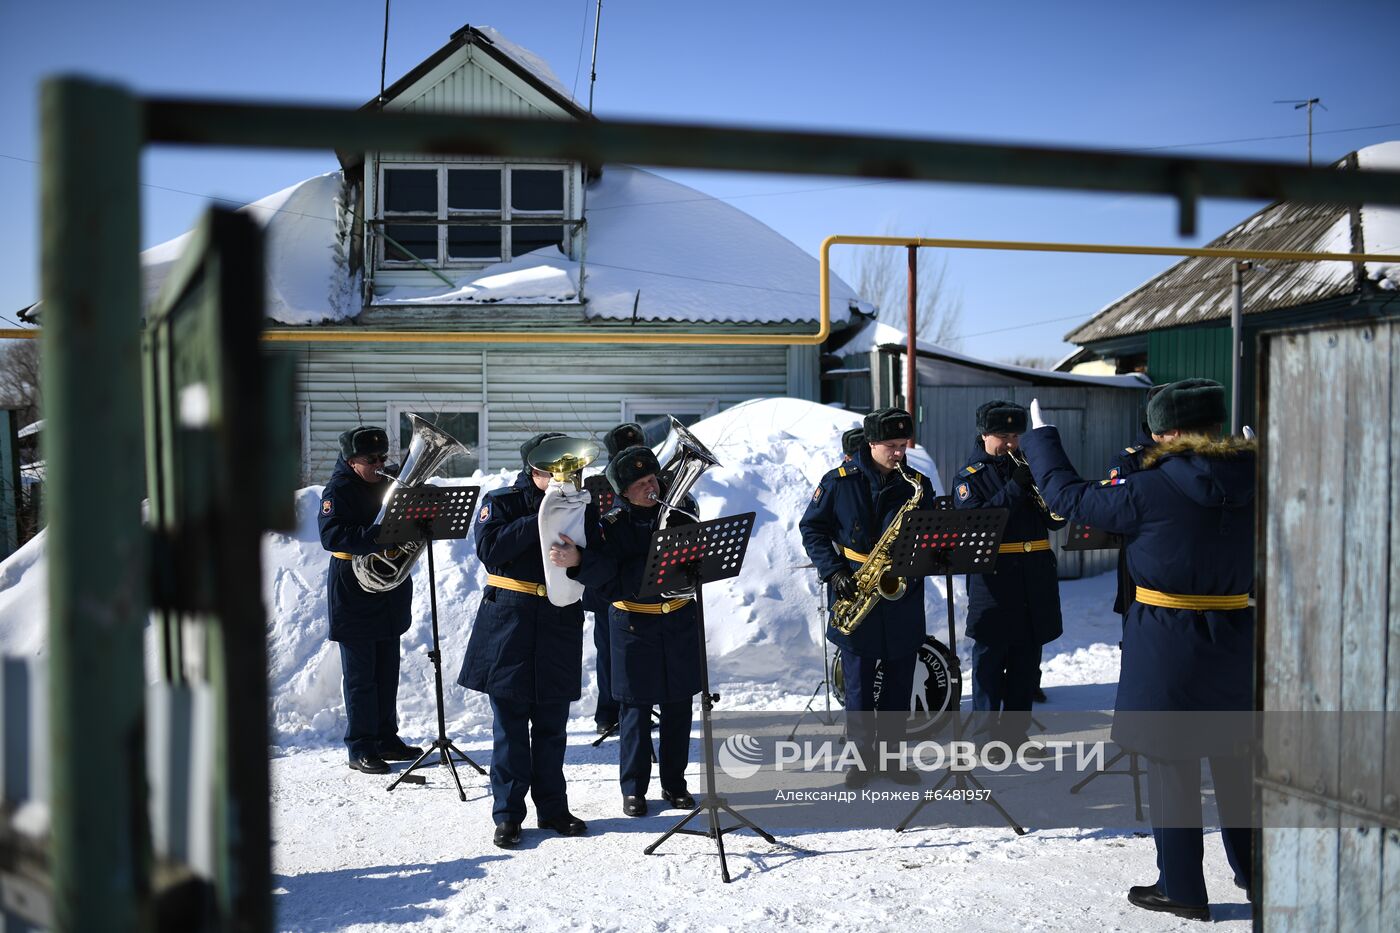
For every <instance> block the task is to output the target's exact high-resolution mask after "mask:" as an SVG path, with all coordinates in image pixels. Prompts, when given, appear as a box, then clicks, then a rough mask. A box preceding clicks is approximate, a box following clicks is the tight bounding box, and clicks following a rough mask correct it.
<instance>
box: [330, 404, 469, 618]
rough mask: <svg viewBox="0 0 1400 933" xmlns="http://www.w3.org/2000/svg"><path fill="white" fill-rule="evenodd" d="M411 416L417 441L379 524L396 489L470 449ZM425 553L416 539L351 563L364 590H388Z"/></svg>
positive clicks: (423, 478) (419, 480) (419, 479)
mask: <svg viewBox="0 0 1400 933" xmlns="http://www.w3.org/2000/svg"><path fill="white" fill-rule="evenodd" d="M408 417H409V419H410V420H411V421H412V423H413V440H412V441H411V442H410V443H409V445H408V456H407V457H404V460H403V468H402V469H400V470H399V475H398V477H397V478H395V480H394V481H393V483H391V484H390V485H389V489H388V491H387V492H385V493H384V502H385V504H384V505H383V506H381V507H380V509H379V514H378V515H377V516H375V519H374V523H375V524H376V525H382V524H383V523H384V513H385V512H386V511H387V510H388V502H389V498H390V497H391V496H392V495H393V494H394V492H395V491H396V490H398V489H400V488H402V489H411V488H413V487H414V486H421V485H422V484H423V483H425V482H427V480H428V477H430V476H432V475H433V474H434V473H436V472H437V469H438V467H440V466H442V465H443V464H444V463H445V462H447V461H448V460H450V459H451V458H452V457H453V456H454V455H456V454H459V453H466V452H467V448H466V447H465V446H464V445H463V444H462V442H461V441H459V440H457V439H456V438H454V437H453V436H452V435H450V434H448V433H447V432H446V431H442V430H440V429H438V428H435V427H433V426H432V425H431V424H429V423H428V422H426V421H424V420H423V419H422V418H420V417H418V416H417V415H409V416H408ZM422 553H423V542H421V541H412V542H409V543H408V544H404V545H401V546H396V547H391V548H389V549H388V550H385V551H379V552H378V553H375V554H364V555H358V556H356V557H355V558H353V559H352V560H351V566H352V568H353V569H354V572H355V579H356V580H357V581H358V582H359V584H360V589H362V590H364V591H365V592H366V593H387V592H388V591H389V590H392V589H394V588H395V587H397V586H399V585H400V584H401V583H403V581H405V580H407V579H408V575H409V572H410V571H412V570H413V564H414V562H415V561H417V560H418V558H419V556H421V555H422Z"/></svg>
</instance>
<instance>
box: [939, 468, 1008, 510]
mask: <svg viewBox="0 0 1400 933" xmlns="http://www.w3.org/2000/svg"><path fill="white" fill-rule="evenodd" d="M990 469H991V468H990V467H982V468H981V469H979V470H973V471H972V472H968V468H966V467H964V468H963V470H962V472H960V473H958V476H957V480H956V482H955V483H954V486H953V505H954V506H955V507H956V508H959V509H1014V508H1016V506H1018V505H1020V504H1021V503H1022V502H1024V501H1025V499H1026V490H1024V489H1022V488H1021V487H1020V486H1018V485H1016V484H1015V483H1013V482H1010V481H1009V480H1008V481H1007V482H1005V483H1003V484H1002V485H1001V488H1000V489H996V490H992V489H991V486H992V485H993V483H992V481H990V480H989V479H987V478H986V476H985V475H979V474H985V472H986V471H987V470H990Z"/></svg>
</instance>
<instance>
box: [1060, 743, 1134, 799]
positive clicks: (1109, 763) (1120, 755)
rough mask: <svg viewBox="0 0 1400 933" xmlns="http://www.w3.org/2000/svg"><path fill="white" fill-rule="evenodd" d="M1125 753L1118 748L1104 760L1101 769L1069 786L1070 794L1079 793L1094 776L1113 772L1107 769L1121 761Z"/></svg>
mask: <svg viewBox="0 0 1400 933" xmlns="http://www.w3.org/2000/svg"><path fill="white" fill-rule="evenodd" d="M1126 754H1127V752H1126V751H1125V750H1123V749H1119V750H1118V753H1117V754H1116V755H1114V756H1113V757H1112V758H1110V759H1108V761H1105V762H1104V765H1103V769H1102V770H1099V771H1095V772H1094V773H1093V774H1091V775H1089V776H1088V777H1086V778H1085V779H1084V780H1082V781H1080V782H1079V783H1078V784H1076V785H1074V786H1073V787H1071V788H1070V789H1069V792H1070V793H1071V794H1077V793H1079V792H1080V791H1081V790H1083V789H1084V786H1085V785H1086V784H1088V783H1089V782H1090V781H1092V780H1093V779H1094V778H1097V777H1102V776H1103V775H1105V774H1110V773H1114V772H1110V771H1109V770H1108V769H1109V768H1112V767H1113V766H1114V765H1116V764H1117V763H1118V762H1119V761H1121V760H1122V759H1123V756H1124V755H1126ZM1129 767H1132V765H1131V764H1130V765H1129Z"/></svg>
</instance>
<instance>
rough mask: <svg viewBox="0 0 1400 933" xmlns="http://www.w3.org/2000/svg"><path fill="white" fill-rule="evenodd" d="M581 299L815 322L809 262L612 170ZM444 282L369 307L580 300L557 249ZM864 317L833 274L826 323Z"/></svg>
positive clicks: (599, 191)
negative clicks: (853, 314) (853, 313)
mask: <svg viewBox="0 0 1400 933" xmlns="http://www.w3.org/2000/svg"><path fill="white" fill-rule="evenodd" d="M587 219H588V234H587V247H586V249H587V252H586V256H585V259H584V268H585V272H584V275H585V279H584V297H585V298H586V299H587V307H586V312H585V313H586V314H587V316H588V317H589V318H590V319H602V320H631V319H632V318H633V317H634V316H635V317H636V319H637V320H641V321H691V322H744V323H750V322H784V321H788V322H799V321H815V320H816V319H817V300H818V279H819V272H820V267H819V264H818V263H817V260H816V259H814V258H813V257H812V256H811V255H809V254H808V253H806V252H804V251H803V250H802V249H800V248H799V247H798V246H797V245H796V244H795V243H793V242H792V241H791V240H788V239H787V238H786V237H783V236H782V235H781V234H779V233H777V232H776V231H775V230H773V229H772V228H771V227H768V226H767V225H766V224H763V223H762V222H760V221H758V220H756V219H754V218H753V217H751V216H749V215H748V214H746V213H744V212H743V211H741V210H739V209H738V208H735V207H733V206H731V205H729V204H726V203H725V202H723V201H720V200H717V199H715V198H712V197H710V196H709V195H706V194H703V193H701V192H699V191H696V190H695V189H694V188H689V187H687V186H685V185H682V184H679V183H678V182H674V181H671V180H669V179H666V178H662V177H661V176H660V175H656V174H654V173H652V172H648V171H644V170H642V169H638V168H633V167H631V166H627V165H610V166H608V167H607V168H605V169H604V171H603V175H602V177H601V178H600V179H598V180H597V181H595V182H593V183H592V184H591V185H589V189H588V208H587ZM443 271H444V272H445V273H446V274H447V275H448V277H450V278H452V279H453V285H452V286H450V287H449V286H445V285H441V284H438V285H435V286H430V287H407V286H398V287H392V288H385V289H383V291H382V294H380V295H377V296H376V297H375V298H374V302H373V303H374V304H375V305H376V306H386V305H401V304H451V305H461V304H480V303H489V304H497V303H501V302H515V303H526V304H549V303H557V302H572V301H577V300H578V278H579V264H578V263H577V262H574V261H572V260H570V259H568V258H567V257H565V256H564V255H563V254H562V253H560V252H559V250H558V249H557V248H555V247H550V248H548V249H544V250H537V251H536V252H533V253H530V254H528V255H526V256H523V257H518V258H516V259H513V260H511V261H510V262H503V263H498V264H496V265H493V266H488V267H487V268H485V269H477V270H471V271H458V270H451V269H448V270H443ZM852 306H855V307H857V308H858V309H861V310H864V311H870V310H872V308H871V306H870V305H868V304H866V303H864V302H861V301H860V300H859V298H858V297H857V296H856V293H855V291H854V290H852V289H851V287H850V286H849V285H847V284H846V283H845V282H843V281H841V279H840V278H839V277H837V276H833V278H832V283H831V318H832V321H833V322H842V321H845V320H846V319H847V318H848V316H849V314H848V312H849V309H850V308H851V307H852Z"/></svg>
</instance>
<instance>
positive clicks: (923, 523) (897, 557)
mask: <svg viewBox="0 0 1400 933" xmlns="http://www.w3.org/2000/svg"><path fill="white" fill-rule="evenodd" d="M935 505H936V507H937V508H936V510H934V511H924V512H913V513H912V514H910V516H909V518H908V519H907V521H908V523H909V524H908V527H907V528H906V529H905V531H904V532H903V533H901V534H900V536H899V540H898V541H896V544H895V548H896V549H895V552H894V572H896V573H898V574H899V575H900V576H906V575H907V576H933V575H935V574H936V573H938V572H942V574H943V588H944V592H945V593H946V594H947V597H948V599H947V609H948V663H949V665H950V668H951V670H952V671H954V672H956V673H957V674H958V681H959V683H961V681H962V667H961V665H962V662H961V661H960V660H959V659H958V641H957V638H958V636H957V632H956V631H955V630H954V627H953V573H954V572H962V573H991V572H992V570H993V569H994V568H995V566H996V553H997V543H998V542H999V541H1000V540H1001V532H1002V529H1003V528H1004V527H1005V526H1006V517H1007V514H1008V512H1007V510H1006V509H967V510H962V511H956V512H955V511H953V504H952V500H951V499H950V498H949V497H947V496H942V497H940V498H938V499H936V500H935ZM964 516H966V518H964ZM955 518H957V519H960V520H957V521H954V520H953V519H955ZM906 536H908V537H909V538H910V539H911V540H910V541H909V542H905V540H904V539H905V537H906ZM921 536H922V537H921ZM925 540H931V541H933V542H936V543H934V544H932V545H926V544H923V542H924V541H925ZM901 544H903V545H904V546H903V547H900V545H901ZM953 712H954V716H953V741H954V742H956V743H961V742H962V740H963V726H964V722H963V716H962V704H961V702H960V703H959V704H958V707H957V708H956V709H955V710H954V711H953ZM949 781H952V782H953V787H954V789H955V791H957V793H953V794H950V795H949V796H950V797H951V798H952V799H954V800H957V799H962V800H964V801H966V802H967V803H969V804H970V803H976V802H978V801H977V800H976V799H975V798H974V797H972V796H970V795H968V794H967V793H966V791H967V788H968V786H969V785H971V786H972V787H974V788H976V789H977V790H979V791H982V792H983V793H984V794H985V795H986V799H985V800H984V801H982V802H983V803H989V804H991V805H992V808H993V809H995V810H996V811H997V812H998V813H1000V814H1001V818H1002V819H1003V820H1005V821H1006V825H1007V826H1010V827H1011V828H1012V829H1014V830H1015V831H1016V835H1018V836H1024V835H1025V834H1026V830H1025V828H1024V827H1023V826H1021V824H1020V823H1017V822H1016V820H1015V818H1014V817H1012V815H1011V814H1010V813H1007V812H1006V809H1005V808H1004V807H1002V805H1001V804H1000V803H998V802H997V799H996V797H995V796H994V795H993V794H992V792H991V791H989V790H987V788H986V786H985V785H983V784H982V782H981V781H979V780H977V778H976V777H975V776H973V774H972V773H971V772H970V771H960V770H956V769H954V768H953V767H952V766H951V765H950V766H949V768H948V773H947V774H945V775H943V778H942V780H940V781H939V782H938V783H937V784H935V785H934V787H933V790H932V791H925V792H924V794H923V795H922V797H921V799H920V800H919V802H918V804H917V805H915V807H914V809H912V810H910V811H909V813H908V814H907V815H906V816H905V817H904V819H903V820H901V821H900V823H899V825H898V826H896V827H895V828H894V831H895V832H897V833H902V832H904V830H905V829H906V828H908V826H909V824H910V823H912V822H913V821H914V817H916V816H918V815H919V811H920V810H922V809H923V808H924V807H925V806H927V805H928V804H929V803H930V802H931V801H932V800H933V799H935V797H936V796H937V793H938V791H940V790H942V789H943V786H944V785H945V784H947V783H948V782H949Z"/></svg>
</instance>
